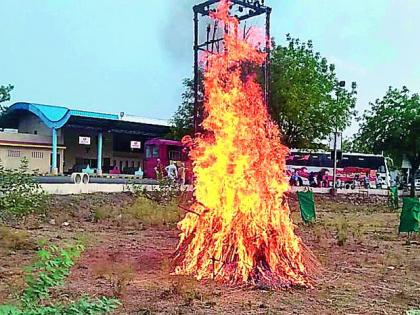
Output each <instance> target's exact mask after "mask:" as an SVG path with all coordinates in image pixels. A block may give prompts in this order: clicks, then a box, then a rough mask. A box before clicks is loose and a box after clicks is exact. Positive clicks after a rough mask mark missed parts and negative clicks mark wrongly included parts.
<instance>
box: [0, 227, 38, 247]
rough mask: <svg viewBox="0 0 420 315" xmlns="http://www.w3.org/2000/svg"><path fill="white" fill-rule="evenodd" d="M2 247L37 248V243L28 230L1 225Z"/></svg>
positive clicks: (0, 240) (0, 244) (0, 245)
mask: <svg viewBox="0 0 420 315" xmlns="http://www.w3.org/2000/svg"><path fill="white" fill-rule="evenodd" d="M0 247H1V249H3V250H5V251H14V250H22V249H35V248H36V244H35V243H34V242H33V241H32V240H31V239H30V235H29V233H28V232H26V231H21V230H17V229H13V228H9V227H7V226H0Z"/></svg>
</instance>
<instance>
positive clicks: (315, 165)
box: [286, 150, 390, 189]
mask: <svg viewBox="0 0 420 315" xmlns="http://www.w3.org/2000/svg"><path fill="white" fill-rule="evenodd" d="M286 165H287V170H288V174H289V175H290V176H291V178H292V177H293V175H294V176H296V174H297V175H298V177H299V178H300V180H299V181H296V180H294V181H293V182H297V183H299V182H300V183H302V184H303V185H304V186H308V185H311V186H314V187H332V182H333V160H332V159H331V153H330V152H310V151H305V150H291V152H290V155H289V156H288V157H287V158H286ZM389 185H390V177H389V172H388V166H387V163H386V158H385V157H384V156H383V155H374V154H363V153H343V156H342V159H341V160H339V161H337V183H336V186H337V188H347V189H349V188H351V189H354V188H357V187H365V188H382V189H387V188H388V187H389Z"/></svg>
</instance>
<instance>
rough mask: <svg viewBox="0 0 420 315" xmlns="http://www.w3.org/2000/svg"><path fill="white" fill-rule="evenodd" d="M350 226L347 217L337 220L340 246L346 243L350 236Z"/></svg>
mask: <svg viewBox="0 0 420 315" xmlns="http://www.w3.org/2000/svg"><path fill="white" fill-rule="evenodd" d="M348 228H349V224H348V222H347V220H346V218H342V219H341V220H339V221H338V222H337V225H336V229H337V244H338V245H339V246H344V244H345V243H346V242H347V238H348V233H349V232H348Z"/></svg>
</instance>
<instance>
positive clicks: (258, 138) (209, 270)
mask: <svg viewBox="0 0 420 315" xmlns="http://www.w3.org/2000/svg"><path fill="white" fill-rule="evenodd" d="M212 17H213V18H214V19H218V20H220V21H221V22H223V23H224V25H225V29H226V30H227V32H226V33H225V37H224V48H225V49H224V52H223V53H221V54H216V55H209V56H207V67H206V73H205V82H204V84H205V93H206V101H205V112H206V117H205V119H204V121H203V125H202V126H203V128H204V129H205V130H206V132H205V135H200V136H197V137H196V138H195V139H194V140H193V146H192V148H191V151H190V157H191V159H192V161H193V165H194V174H195V177H196V180H195V200H196V201H195V203H194V204H193V205H192V206H191V208H190V210H191V212H189V213H187V214H186V216H185V218H184V219H183V220H182V221H181V222H179V224H178V228H179V229H180V230H181V233H180V240H179V244H178V247H177V253H176V258H175V263H176V265H177V266H176V268H175V273H176V274H183V275H194V276H195V277H196V278H197V279H199V280H200V279H216V280H220V281H222V282H227V283H232V284H240V283H248V284H254V285H264V286H266V285H267V286H269V287H273V288H280V287H288V286H291V285H303V286H310V284H309V282H310V281H309V276H308V272H307V268H306V267H305V264H304V258H303V252H304V251H303V249H302V243H301V240H300V239H299V238H298V237H297V236H296V235H295V233H294V225H293V223H292V222H291V220H290V218H289V208H288V206H287V203H286V202H285V199H284V193H285V192H286V191H287V190H288V188H289V187H288V182H287V179H286V178H285V174H284V170H285V157H286V155H287V153H288V149H287V148H286V147H285V146H283V145H282V144H281V143H280V133H279V129H278V127H277V126H276V125H275V124H274V123H273V122H272V121H271V120H270V118H269V114H268V112H267V108H266V106H265V104H264V101H263V98H262V91H261V88H260V85H259V84H258V83H257V81H256V76H255V75H248V76H246V78H244V75H243V72H244V71H243V65H244V64H250V63H252V64H256V65H261V64H263V62H264V61H265V58H266V55H265V54H264V53H261V52H260V51H258V49H256V47H255V45H252V44H250V43H249V42H247V41H245V40H242V39H240V36H238V24H239V23H238V21H237V19H236V18H234V17H230V16H229V1H228V0H223V1H222V2H221V4H220V6H219V7H218V9H217V11H216V12H215V13H213V14H212Z"/></svg>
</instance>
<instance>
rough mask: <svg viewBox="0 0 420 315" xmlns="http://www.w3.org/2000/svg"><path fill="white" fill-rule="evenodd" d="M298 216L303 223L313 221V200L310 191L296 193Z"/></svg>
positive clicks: (314, 216) (312, 194) (314, 215)
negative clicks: (300, 216)
mask: <svg viewBox="0 0 420 315" xmlns="http://www.w3.org/2000/svg"><path fill="white" fill-rule="evenodd" d="M297 196H298V201H299V207H300V214H301V215H302V220H303V222H305V223H309V222H312V221H315V219H316V214H315V200H314V193H313V192H312V191H298V192H297Z"/></svg>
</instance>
